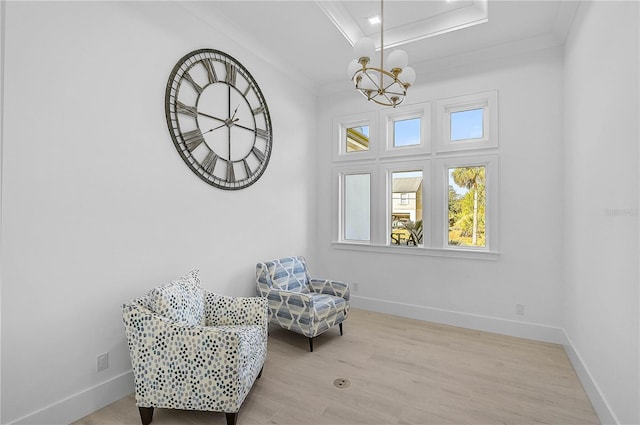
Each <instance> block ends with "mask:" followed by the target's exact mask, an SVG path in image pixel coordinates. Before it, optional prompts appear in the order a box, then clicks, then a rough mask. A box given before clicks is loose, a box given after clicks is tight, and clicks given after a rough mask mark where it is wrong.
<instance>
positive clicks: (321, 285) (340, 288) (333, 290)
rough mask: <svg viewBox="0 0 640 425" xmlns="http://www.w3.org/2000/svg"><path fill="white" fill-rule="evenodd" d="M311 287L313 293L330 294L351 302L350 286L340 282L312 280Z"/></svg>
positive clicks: (310, 281)
mask: <svg viewBox="0 0 640 425" xmlns="http://www.w3.org/2000/svg"><path fill="white" fill-rule="evenodd" d="M309 285H310V286H311V289H312V290H313V292H316V293H318V294H328V295H333V296H336V297H342V298H344V299H345V300H347V301H349V298H350V297H351V293H350V291H349V284H348V283H345V282H339V281H337V280H329V279H313V278H312V279H310V280H309Z"/></svg>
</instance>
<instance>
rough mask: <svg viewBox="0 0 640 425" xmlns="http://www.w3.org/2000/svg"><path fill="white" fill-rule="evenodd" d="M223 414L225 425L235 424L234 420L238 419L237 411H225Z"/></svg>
mask: <svg viewBox="0 0 640 425" xmlns="http://www.w3.org/2000/svg"><path fill="white" fill-rule="evenodd" d="M225 416H226V417H227V425H236V422H237V421H238V412H236V413H225Z"/></svg>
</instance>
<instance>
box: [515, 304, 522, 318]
mask: <svg viewBox="0 0 640 425" xmlns="http://www.w3.org/2000/svg"><path fill="white" fill-rule="evenodd" d="M516 314H517V315H518V316H524V304H516Z"/></svg>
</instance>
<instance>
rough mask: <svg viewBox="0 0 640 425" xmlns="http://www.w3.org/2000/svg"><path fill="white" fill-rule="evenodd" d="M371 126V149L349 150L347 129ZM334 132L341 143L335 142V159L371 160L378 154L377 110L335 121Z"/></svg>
mask: <svg viewBox="0 0 640 425" xmlns="http://www.w3.org/2000/svg"><path fill="white" fill-rule="evenodd" d="M365 125H367V126H369V150H366V151H357V152H347V129H349V128H353V127H361V126H365ZM333 129H334V132H333V134H334V135H336V136H337V137H338V140H339V143H334V144H333V146H334V149H333V160H334V161H354V160H371V159H375V158H376V157H377V156H378V139H379V137H378V135H379V129H378V116H377V114H376V113H375V112H367V113H363V114H356V115H349V116H346V117H341V118H338V119H335V120H334V121H333Z"/></svg>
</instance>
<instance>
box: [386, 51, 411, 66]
mask: <svg viewBox="0 0 640 425" xmlns="http://www.w3.org/2000/svg"><path fill="white" fill-rule="evenodd" d="M408 64H409V55H407V52H405V51H404V50H394V51H393V52H391V54H390V55H389V57H388V58H387V67H388V68H389V69H402V68H404V67H405V66H407V65H408Z"/></svg>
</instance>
